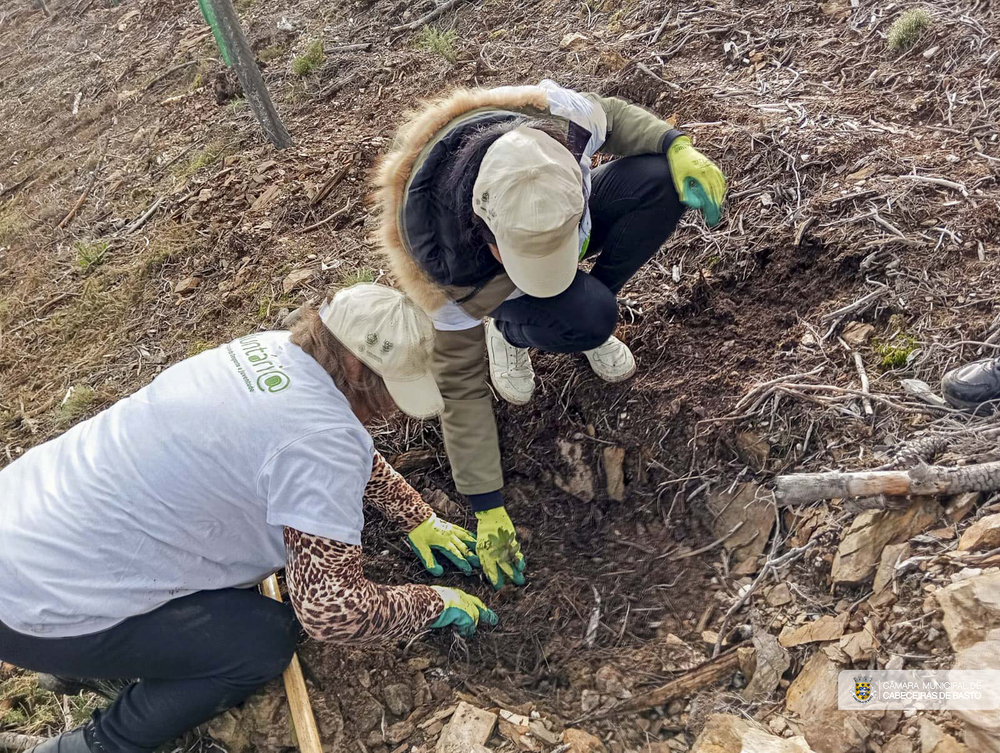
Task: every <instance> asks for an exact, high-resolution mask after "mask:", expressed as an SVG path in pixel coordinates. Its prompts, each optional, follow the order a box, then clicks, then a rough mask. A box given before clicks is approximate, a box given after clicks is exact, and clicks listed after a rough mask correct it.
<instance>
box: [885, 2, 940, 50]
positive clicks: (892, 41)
mask: <svg viewBox="0 0 1000 753" xmlns="http://www.w3.org/2000/svg"><path fill="white" fill-rule="evenodd" d="M930 23H931V14H930V13H928V12H927V10H926V9H924V8H910V10H908V11H906V12H905V13H904V14H903V15H901V16H900V17H899V18H897V19H896V20H895V21H894V22H893V24H892V26H891V27H890V29H889V49H890V50H894V51H896V52H903V51H904V50H908V49H910V48H911V47H912V46H913V45H915V44H916V43H917V40H918V39H919V38H920V34H921V32H923V30H924V29H926V28H927V27H928V26H930Z"/></svg>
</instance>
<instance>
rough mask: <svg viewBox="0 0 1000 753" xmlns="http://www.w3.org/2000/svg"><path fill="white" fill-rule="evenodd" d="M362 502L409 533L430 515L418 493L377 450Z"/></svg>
mask: <svg viewBox="0 0 1000 753" xmlns="http://www.w3.org/2000/svg"><path fill="white" fill-rule="evenodd" d="M364 501H365V504H368V505H371V506H372V507H374V508H375V509H376V510H378V511H379V512H380V513H382V514H383V515H385V517H387V518H388V519H389V520H391V521H392V522H393V523H395V524H396V525H397V526H399V527H400V528H401V529H402V530H403V533H409V532H410V531H412V530H413V529H414V528H416V527H417V526H418V525H420V524H421V523H423V522H424V521H425V520H427V518H429V517H430V516H431V515H433V514H434V511H433V510H432V509H431V508H430V505H428V504H427V503H426V502H424V500H423V498H422V497H421V496H420V493H419V492H418V491H417V490H416V489H414V488H413V487H412V486H410V485H409V484H408V483H406V479H405V478H403V477H402V476H401V475H400V474H399V473H398V472H397V471H396V469H395V468H393V467H392V466H391V465H389V461H387V460H386V459H385V458H384V457H382V455H381V453H379V452H377V451H376V453H375V459H374V461H373V462H372V477H371V480H370V481H369V482H368V486H367V487H365V497H364Z"/></svg>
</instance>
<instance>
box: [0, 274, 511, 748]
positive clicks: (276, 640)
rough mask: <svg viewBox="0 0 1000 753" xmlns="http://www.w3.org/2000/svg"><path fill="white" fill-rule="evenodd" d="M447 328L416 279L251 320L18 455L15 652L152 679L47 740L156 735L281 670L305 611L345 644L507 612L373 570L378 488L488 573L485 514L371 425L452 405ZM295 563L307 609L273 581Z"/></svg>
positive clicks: (12, 600)
mask: <svg viewBox="0 0 1000 753" xmlns="http://www.w3.org/2000/svg"><path fill="white" fill-rule="evenodd" d="M432 340H433V328H432V326H431V323H430V322H429V320H428V319H427V318H426V316H425V315H424V314H423V313H422V312H420V311H419V310H418V309H417V308H416V307H414V306H413V305H412V304H411V303H410V302H409V300H408V299H406V298H405V297H404V296H403V295H402V294H400V293H398V292H397V291H394V290H391V289H389V288H385V287H382V286H378V285H358V286H355V287H352V288H348V289H346V290H343V291H340V292H339V293H338V294H337V295H336V296H335V297H334V298H333V300H332V302H331V303H328V304H327V305H326V306H324V308H323V309H322V310H321V311H320V312H319V314H317V313H316V312H315V311H310V312H308V313H307V314H306V315H305V316H304V318H303V320H302V321H301V322H300V323H299V324H297V325H296V327H295V329H294V330H293V331H292V332H263V333H259V334H255V335H250V336H247V337H244V338H241V339H239V340H236V341H234V342H231V343H229V344H228V345H225V346H222V347H220V348H217V349H215V350H211V351H207V352H205V353H202V354H199V355H197V356H195V357H193V358H190V359H188V360H186V361H183V362H182V363H179V364H177V365H175V366H173V367H172V368H170V369H167V370H166V371H164V372H163V373H162V374H161V375H159V376H158V377H157V378H156V379H154V380H153V382H152V383H151V384H150V385H148V386H147V387H145V388H143V389H142V390H140V391H139V392H137V393H136V394H134V395H132V396H131V397H129V398H126V399H124V400H121V401H120V402H118V403H117V404H116V405H114V406H113V407H111V408H109V409H108V410H106V411H104V412H103V413H101V414H99V415H97V416H95V417H94V418H92V419H90V420H89V421H85V422H83V423H81V424H79V425H77V426H75V427H73V428H72V429H70V430H69V431H68V432H66V433H65V434H63V435H62V436H60V437H58V438H56V439H54V440H52V441H50V442H48V443H46V444H44V445H41V446H39V447H36V448H34V449H32V450H30V451H29V452H27V453H26V454H25V455H24V456H23V457H21V458H20V459H18V460H17V461H15V462H14V463H12V464H11V465H9V466H8V467H7V468H5V469H4V470H3V471H2V472H0V542H2V544H0V579H2V581H3V582H4V583H5V584H6V585H5V587H4V589H3V591H2V592H0V659H2V660H3V661H6V662H9V663H12V664H14V665H17V666H20V667H24V668H26V669H29V670H34V671H37V672H45V673H51V674H56V675H64V676H75V677H87V678H95V679H113V678H140V679H139V680H138V681H137V682H135V683H134V684H132V685H131V686H129V687H128V688H127V689H125V690H124V692H122V693H121V694H120V695H119V697H118V698H117V700H116V701H115V702H114V703H112V704H111V705H110V706H109V707H108V708H107V709H105V710H103V711H99V712H96V713H95V714H94V718H93V719H92V720H91V721H90V722H89V723H88V724H87V725H85V726H84V727H83V728H81V729H79V730H75V731H73V732H70V733H67V734H65V735H62V736H61V737H58V738H54V739H53V740H49V741H47V742H45V743H43V744H42V745H41V746H39V747H38V748H37V749H36V750H37V751H39V753H42V752H44V753H89V752H94V753H97V752H102V751H129V752H131V751H149V750H153V749H155V748H156V747H157V746H159V745H160V744H162V743H163V742H165V741H168V740H172V739H174V738H176V737H177V736H179V735H181V734H183V733H184V732H186V731H188V730H190V729H192V728H193V727H195V726H197V725H198V724H201V723H202V722H205V721H207V720H208V719H210V718H211V717H213V716H214V715H216V714H218V713H220V712H221V711H223V710H225V709H227V708H230V707H232V706H235V705H236V704H238V703H240V702H241V701H242V700H243V699H244V698H246V697H247V696H248V695H249V694H250V693H251V692H252V691H253V690H255V689H256V688H258V687H259V686H261V685H263V684H264V683H266V682H268V681H269V680H271V679H273V678H275V677H277V676H279V675H280V674H281V672H282V671H283V670H284V669H285V667H286V666H287V665H288V663H289V661H290V659H291V656H292V654H293V652H294V650H295V644H296V638H297V634H298V625H297V621H296V615H297V616H298V621H299V622H301V625H302V627H303V628H304V629H305V630H306V632H308V633H309V634H310V635H311V636H312V637H314V638H317V639H319V640H324V641H335V642H340V643H345V644H354V645H359V644H366V643H373V642H378V641H387V640H393V639H408V638H411V637H413V636H415V635H417V634H418V633H420V632H422V631H424V630H426V629H428V628H438V627H445V626H447V625H451V624H454V625H456V626H457V627H458V628H459V631H460V632H462V633H463V634H466V635H469V634H471V633H472V632H474V630H475V628H476V626H477V624H478V623H479V621H480V620H485V621H486V622H488V623H494V622H495V621H496V617H495V615H494V614H493V613H492V612H491V611H490V610H488V609H487V608H486V607H485V606H484V605H483V604H482V602H480V601H479V600H478V599H476V598H474V597H472V596H469V595H468V594H465V593H464V592H462V591H458V590H455V589H448V588H439V587H434V586H423V585H405V586H381V585H378V584H375V583H372V582H370V581H368V580H366V578H365V576H364V573H363V571H362V550H361V530H362V527H363V525H364V517H363V513H362V500H363V499H364V501H365V502H368V503H370V504H372V505H373V506H375V507H377V508H379V509H381V510H382V512H384V513H385V514H386V515H387V517H389V518H390V519H391V520H393V521H394V522H395V523H397V524H398V525H400V526H401V527H402V528H403V529H404V530H405V531H406V532H407V535H408V538H409V541H410V544H411V546H412V547H413V549H414V550H415V551H416V552H417V554H418V555H419V556H420V558H421V560H422V562H423V563H424V565H425V567H427V568H428V569H429V570H430V571H431V572H433V573H435V574H440V573H441V572H442V567H441V565H439V564H438V562H437V561H436V559H435V552H437V553H439V554H443V555H445V556H446V557H447V558H448V559H450V560H452V561H453V562H454V563H455V564H456V565H458V566H459V567H460V568H461V569H462V570H464V571H466V572H471V569H472V567H473V566H474V565H476V566H478V564H479V563H478V560H477V559H476V556H475V554H474V552H473V551H472V550H471V549H470V548H469V546H468V545H469V544H472V545H473V546H474V537H473V536H471V534H469V533H468V532H467V531H464V530H463V529H461V528H459V527H457V526H453V525H451V524H449V523H447V522H445V521H442V520H438V519H437V517H436V516H435V515H434V514H433V512H432V511H431V509H430V508H429V507H428V506H427V505H426V504H425V503H424V502H423V500H422V499H421V498H420V495H419V494H417V493H416V492H415V491H414V490H413V489H412V487H410V486H409V485H408V484H407V483H406V482H405V481H403V479H402V477H401V476H399V474H397V473H395V472H394V471H393V470H392V468H391V467H389V465H388V464H387V463H386V462H385V461H384V459H382V458H381V456H380V455H378V454H377V453H375V452H374V448H373V446H372V440H371V437H370V436H369V435H368V433H367V431H366V430H365V428H364V426H363V424H364V423H366V422H368V421H370V420H373V419H376V418H379V417H382V416H385V415H387V414H389V413H390V412H391V411H392V410H394V409H395V407H396V405H398V406H399V407H400V408H401V409H403V410H404V411H405V412H407V413H409V414H410V415H413V416H416V417H428V416H432V415H435V414H436V413H438V412H439V411H440V410H441V407H442V404H441V396H440V393H439V392H438V391H437V388H436V387H435V384H434V380H433V378H432V377H431V376H430V374H429V372H428V366H427V361H428V357H429V353H430V350H431V347H432ZM282 568H285V570H286V577H287V581H288V589H289V594H290V596H291V602H292V605H293V606H294V612H293V610H292V609H291V608H290V607H289V605H283V604H280V603H278V602H276V601H272V600H270V599H268V598H266V597H264V596H262V595H261V594H259V593H258V592H257V591H256V589H255V588H253V586H254V585H256V584H257V583H259V582H260V581H261V580H262V579H264V578H265V577H267V576H268V575H270V574H271V573H274V572H276V571H278V570H280V569H282Z"/></svg>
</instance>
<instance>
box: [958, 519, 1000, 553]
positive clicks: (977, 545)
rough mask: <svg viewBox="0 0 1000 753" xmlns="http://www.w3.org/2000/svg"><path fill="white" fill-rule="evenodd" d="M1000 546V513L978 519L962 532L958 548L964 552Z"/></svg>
mask: <svg viewBox="0 0 1000 753" xmlns="http://www.w3.org/2000/svg"><path fill="white" fill-rule="evenodd" d="M998 546H1000V514H998V515H987V516H986V517H985V518H982V519H981V520H977V521H976V522H975V523H973V524H972V525H971V526H970V527H969V528H968V529H967V530H966V531H965V533H963V534H962V538H961V539H959V541H958V548H959V550H960V551H964V552H975V551H978V550H980V549H996V548H997V547H998Z"/></svg>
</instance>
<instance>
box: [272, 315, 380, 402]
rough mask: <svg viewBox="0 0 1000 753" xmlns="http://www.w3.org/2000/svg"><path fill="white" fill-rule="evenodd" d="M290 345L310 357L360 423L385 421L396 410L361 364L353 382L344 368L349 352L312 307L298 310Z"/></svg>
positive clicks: (368, 370) (371, 372) (374, 376)
mask: <svg viewBox="0 0 1000 753" xmlns="http://www.w3.org/2000/svg"><path fill="white" fill-rule="evenodd" d="M291 339H292V342H293V343H294V344H295V345H298V346H299V347H300V348H302V350H304V351H305V352H306V353H308V354H309V355H311V356H312V357H313V358H315V359H316V361H317V362H318V363H319V365H320V366H322V367H323V369H324V370H325V371H326V373H327V374H329V375H330V377H331V378H332V379H333V383H334V384H335V385H337V389H338V390H340V391H341V392H342V393H343V394H344V397H346V398H347V400H348V401H349V402H350V404H351V408H352V409H353V410H354V413H355V415H357V416H358V418H359V419H361V421H362V422H367V421H369V420H371V419H373V418H386V417H387V416H390V415H392V413H393V412H394V411H395V410H396V403H395V401H394V400H393V399H392V395H390V394H389V390H388V388H387V387H386V386H385V382H384V381H383V380H382V377H380V376H379V375H378V374H376V373H375V372H374V371H372V370H371V369H370V368H368V366H366V365H365V364H364V363H361V375H360V376H359V377H358V378H357V379H354V378H352V377H351V375H350V374H348V372H347V369H346V368H345V366H344V363H345V358H346V357H347V356H349V355H351V352H350V351H349V350H348V349H347V348H346V347H345V346H344V345H343V344H342V343H341V342H340V340H338V339H337V338H336V337H334V336H333V333H332V332H331V331H330V330H329V329H327V327H326V325H325V324H323V320H322V319H320V318H319V313H318V312H317V311H316V309H315V308H313V307H312V306H309V305H306V306H303V308H302V316H301V318H300V319H299V321H298V322H296V323H295V326H293V327H292V338H291Z"/></svg>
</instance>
